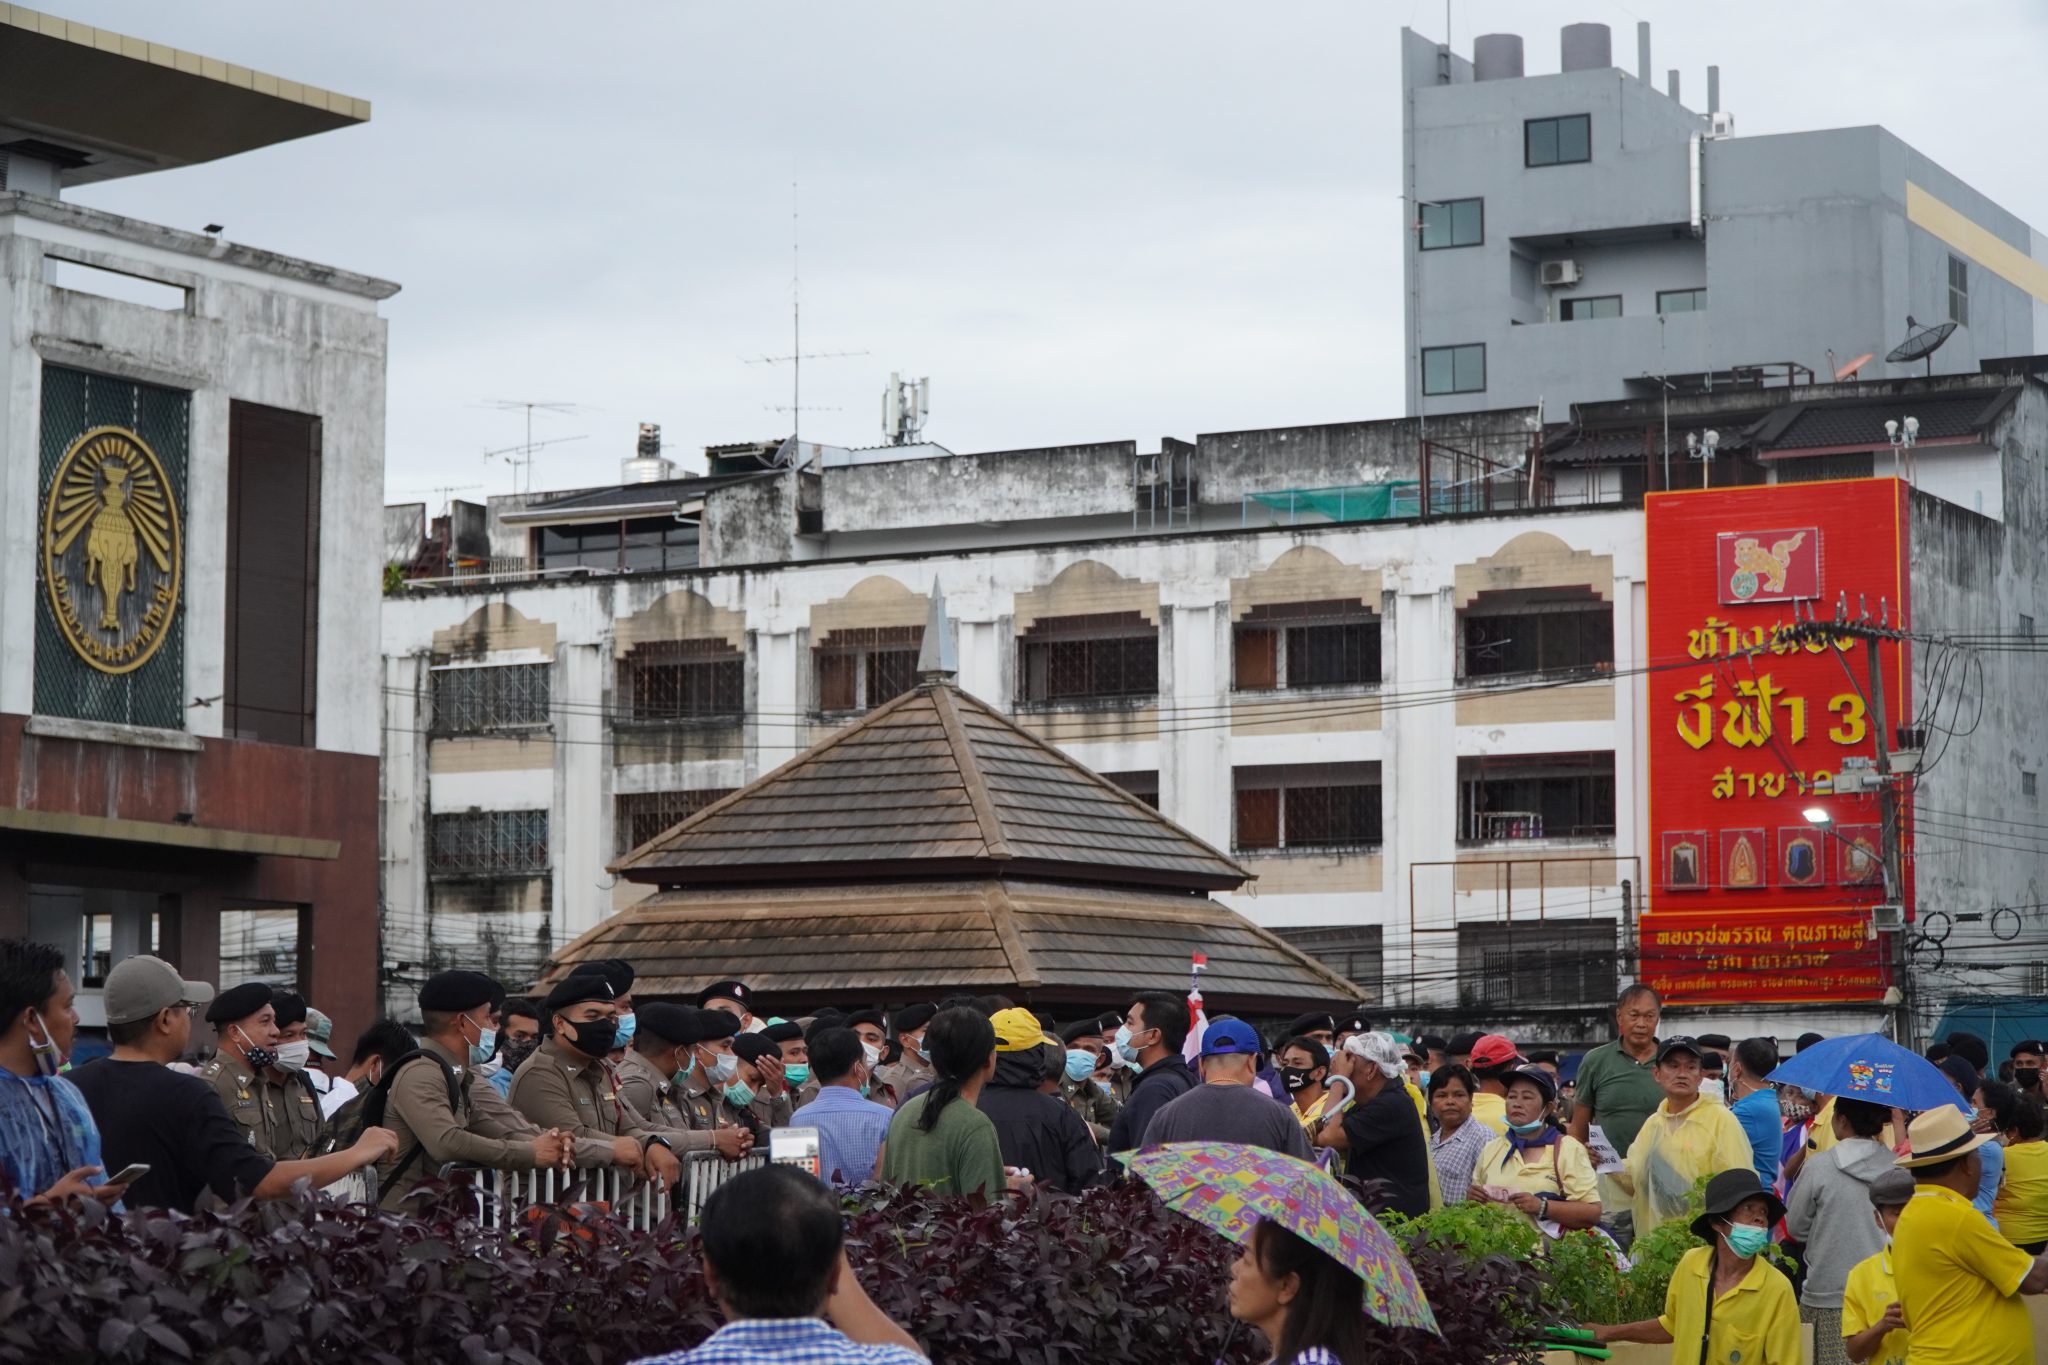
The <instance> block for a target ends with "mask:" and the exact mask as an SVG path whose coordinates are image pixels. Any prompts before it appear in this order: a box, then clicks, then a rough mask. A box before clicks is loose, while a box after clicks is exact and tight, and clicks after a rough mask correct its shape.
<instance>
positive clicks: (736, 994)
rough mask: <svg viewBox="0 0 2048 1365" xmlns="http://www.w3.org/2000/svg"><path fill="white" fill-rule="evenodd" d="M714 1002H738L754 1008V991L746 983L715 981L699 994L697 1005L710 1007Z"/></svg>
mask: <svg viewBox="0 0 2048 1365" xmlns="http://www.w3.org/2000/svg"><path fill="white" fill-rule="evenodd" d="M713 1000H737V1001H739V1002H740V1003H741V1004H742V1005H745V1006H747V1007H748V1008H750V1009H751V1008H752V1007H753V1003H754V991H753V988H752V987H751V986H749V985H747V984H746V983H745V982H744V981H714V982H712V983H711V984H710V985H709V986H706V987H705V988H704V989H703V990H701V991H698V992H697V1003H698V1004H699V1005H708V1004H709V1003H711V1002H712V1001H713Z"/></svg>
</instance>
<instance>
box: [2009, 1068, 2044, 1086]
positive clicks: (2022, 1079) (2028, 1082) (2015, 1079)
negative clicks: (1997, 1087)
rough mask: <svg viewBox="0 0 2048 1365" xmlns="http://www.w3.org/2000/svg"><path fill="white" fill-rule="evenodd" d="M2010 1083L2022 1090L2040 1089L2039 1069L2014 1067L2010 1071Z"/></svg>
mask: <svg viewBox="0 0 2048 1365" xmlns="http://www.w3.org/2000/svg"><path fill="white" fill-rule="evenodd" d="M2012 1083H2013V1084H2014V1085H2016V1086H2018V1087H2019V1088H2020V1089H2022V1090H2039V1089H2040V1088H2041V1068H2040V1067H2038V1066H2016V1067H2014V1068H2013V1069H2012Z"/></svg>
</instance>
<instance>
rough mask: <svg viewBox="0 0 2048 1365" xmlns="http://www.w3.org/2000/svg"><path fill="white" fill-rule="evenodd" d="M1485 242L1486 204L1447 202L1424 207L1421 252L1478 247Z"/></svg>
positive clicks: (1429, 204)
mask: <svg viewBox="0 0 2048 1365" xmlns="http://www.w3.org/2000/svg"><path fill="white" fill-rule="evenodd" d="M1485 240H1486V201H1485V200H1484V199H1448V200H1444V201H1442V202H1440V203H1425V204H1423V205H1422V249H1423V250H1424V251H1437V250H1440V249H1442V248H1444V247H1451V246H1478V245H1480V244H1481V243H1482V242H1484V241H1485Z"/></svg>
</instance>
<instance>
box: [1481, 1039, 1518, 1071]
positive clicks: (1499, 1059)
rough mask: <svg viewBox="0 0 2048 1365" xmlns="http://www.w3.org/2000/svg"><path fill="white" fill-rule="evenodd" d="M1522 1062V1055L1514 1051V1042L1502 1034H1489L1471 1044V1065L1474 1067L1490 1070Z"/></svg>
mask: <svg viewBox="0 0 2048 1365" xmlns="http://www.w3.org/2000/svg"><path fill="white" fill-rule="evenodd" d="M1522 1060H1524V1059H1523V1057H1522V1054H1521V1053H1519V1052H1517V1051H1516V1050H1515V1043H1514V1040H1513V1039H1512V1038H1508V1037H1506V1036H1504V1035H1502V1034H1498V1033H1489V1034H1486V1035H1485V1036H1483V1037H1481V1038H1480V1040H1479V1041H1478V1042H1476V1043H1474V1044H1472V1065H1473V1066H1476V1067H1481V1068H1484V1069H1488V1070H1490V1069H1492V1068H1494V1067H1497V1066H1506V1065H1508V1064H1509V1063H1511V1062H1519V1061H1522Z"/></svg>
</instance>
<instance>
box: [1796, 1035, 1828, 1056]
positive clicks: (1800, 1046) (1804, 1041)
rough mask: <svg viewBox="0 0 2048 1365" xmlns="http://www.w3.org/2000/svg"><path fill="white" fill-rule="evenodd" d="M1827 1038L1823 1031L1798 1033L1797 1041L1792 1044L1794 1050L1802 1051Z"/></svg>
mask: <svg viewBox="0 0 2048 1365" xmlns="http://www.w3.org/2000/svg"><path fill="white" fill-rule="evenodd" d="M1827 1040H1828V1039H1827V1035H1826V1034H1824V1033H1802V1034H1800V1035H1799V1041H1798V1043H1796V1044H1794V1051H1797V1052H1804V1051H1806V1049H1808V1048H1810V1047H1812V1046H1813V1045H1814V1044H1815V1043H1825V1042H1826V1041H1827Z"/></svg>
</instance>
